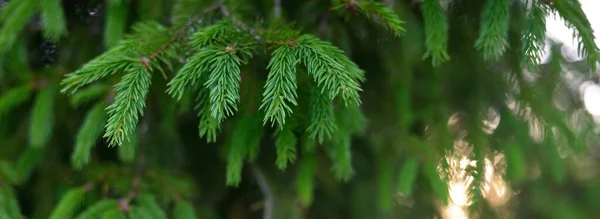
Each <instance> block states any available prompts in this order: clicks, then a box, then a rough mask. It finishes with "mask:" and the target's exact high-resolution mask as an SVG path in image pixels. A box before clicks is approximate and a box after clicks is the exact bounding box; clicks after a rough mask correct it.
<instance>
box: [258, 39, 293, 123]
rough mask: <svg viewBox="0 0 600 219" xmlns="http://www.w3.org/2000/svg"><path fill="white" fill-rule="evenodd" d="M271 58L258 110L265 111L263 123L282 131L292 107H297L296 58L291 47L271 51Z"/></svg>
mask: <svg viewBox="0 0 600 219" xmlns="http://www.w3.org/2000/svg"><path fill="white" fill-rule="evenodd" d="M272 56H273V58H271V61H270V62H269V66H268V67H267V68H270V72H269V76H268V79H267V83H266V84H265V91H264V93H263V101H262V103H261V105H260V108H261V109H262V110H264V111H265V119H264V121H263V123H265V124H266V123H267V122H271V125H273V124H274V123H275V122H277V125H278V126H279V127H280V128H281V129H283V125H285V119H286V117H289V116H290V115H291V114H292V106H296V105H298V103H297V102H296V98H297V97H298V94H297V92H296V89H297V85H296V83H297V82H296V64H298V58H296V52H295V48H294V47H292V46H287V45H284V46H281V47H279V48H277V49H276V50H275V51H273V54H272Z"/></svg>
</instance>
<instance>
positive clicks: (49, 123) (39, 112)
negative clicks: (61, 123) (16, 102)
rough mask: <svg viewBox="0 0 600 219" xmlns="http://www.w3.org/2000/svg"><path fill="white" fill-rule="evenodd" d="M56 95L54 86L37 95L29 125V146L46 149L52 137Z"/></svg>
mask: <svg viewBox="0 0 600 219" xmlns="http://www.w3.org/2000/svg"><path fill="white" fill-rule="evenodd" d="M56 95H57V94H56V89H55V88H54V87H52V86H49V87H45V88H43V89H42V90H40V91H39V92H38V93H37V94H36V97H35V100H34V103H33V108H32V112H31V117H30V120H31V121H30V123H29V124H30V125H29V146H31V147H34V148H40V147H44V146H45V145H46V143H48V141H49V140H50V138H51V137H52V131H53V128H54V117H53V116H52V115H53V114H54V102H55V98H56Z"/></svg>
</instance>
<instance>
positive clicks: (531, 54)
mask: <svg viewBox="0 0 600 219" xmlns="http://www.w3.org/2000/svg"><path fill="white" fill-rule="evenodd" d="M531 1H533V2H534V4H532V6H531V9H530V10H529V13H528V14H527V21H526V22H525V30H524V33H523V38H522V40H523V53H524V56H523V60H522V61H521V65H522V66H523V67H526V68H528V69H529V70H536V67H537V66H538V65H539V64H540V62H541V58H542V55H543V53H544V45H545V39H546V17H545V16H546V11H547V9H546V8H545V6H544V5H541V4H539V3H538V2H539V1H537V0H531Z"/></svg>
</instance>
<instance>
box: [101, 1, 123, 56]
mask: <svg viewBox="0 0 600 219" xmlns="http://www.w3.org/2000/svg"><path fill="white" fill-rule="evenodd" d="M128 9H129V7H128V2H126V1H122V0H116V1H108V2H107V9H106V23H105V24H104V29H105V30H104V45H105V46H106V47H108V48H112V47H114V46H117V45H118V44H119V41H120V40H121V39H122V38H123V35H125V30H126V21H127V20H126V19H124V17H126V15H127V11H128Z"/></svg>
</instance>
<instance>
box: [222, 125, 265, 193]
mask: <svg viewBox="0 0 600 219" xmlns="http://www.w3.org/2000/svg"><path fill="white" fill-rule="evenodd" d="M259 128H260V123H259V122H258V120H257V118H256V117H253V116H245V117H242V118H241V119H240V120H239V121H238V122H237V125H236V129H235V130H234V131H233V133H232V136H231V140H230V143H229V147H228V152H227V178H226V182H227V185H233V186H237V185H239V183H240V182H241V180H242V168H243V167H244V160H245V159H246V157H247V156H249V158H250V159H252V157H251V155H250V154H249V153H250V152H251V149H252V148H256V147H257V146H258V145H259V144H260V139H257V138H256V136H255V135H254V134H256V133H254V130H256V129H259ZM255 153H256V152H255ZM253 156H256V155H253Z"/></svg>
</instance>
